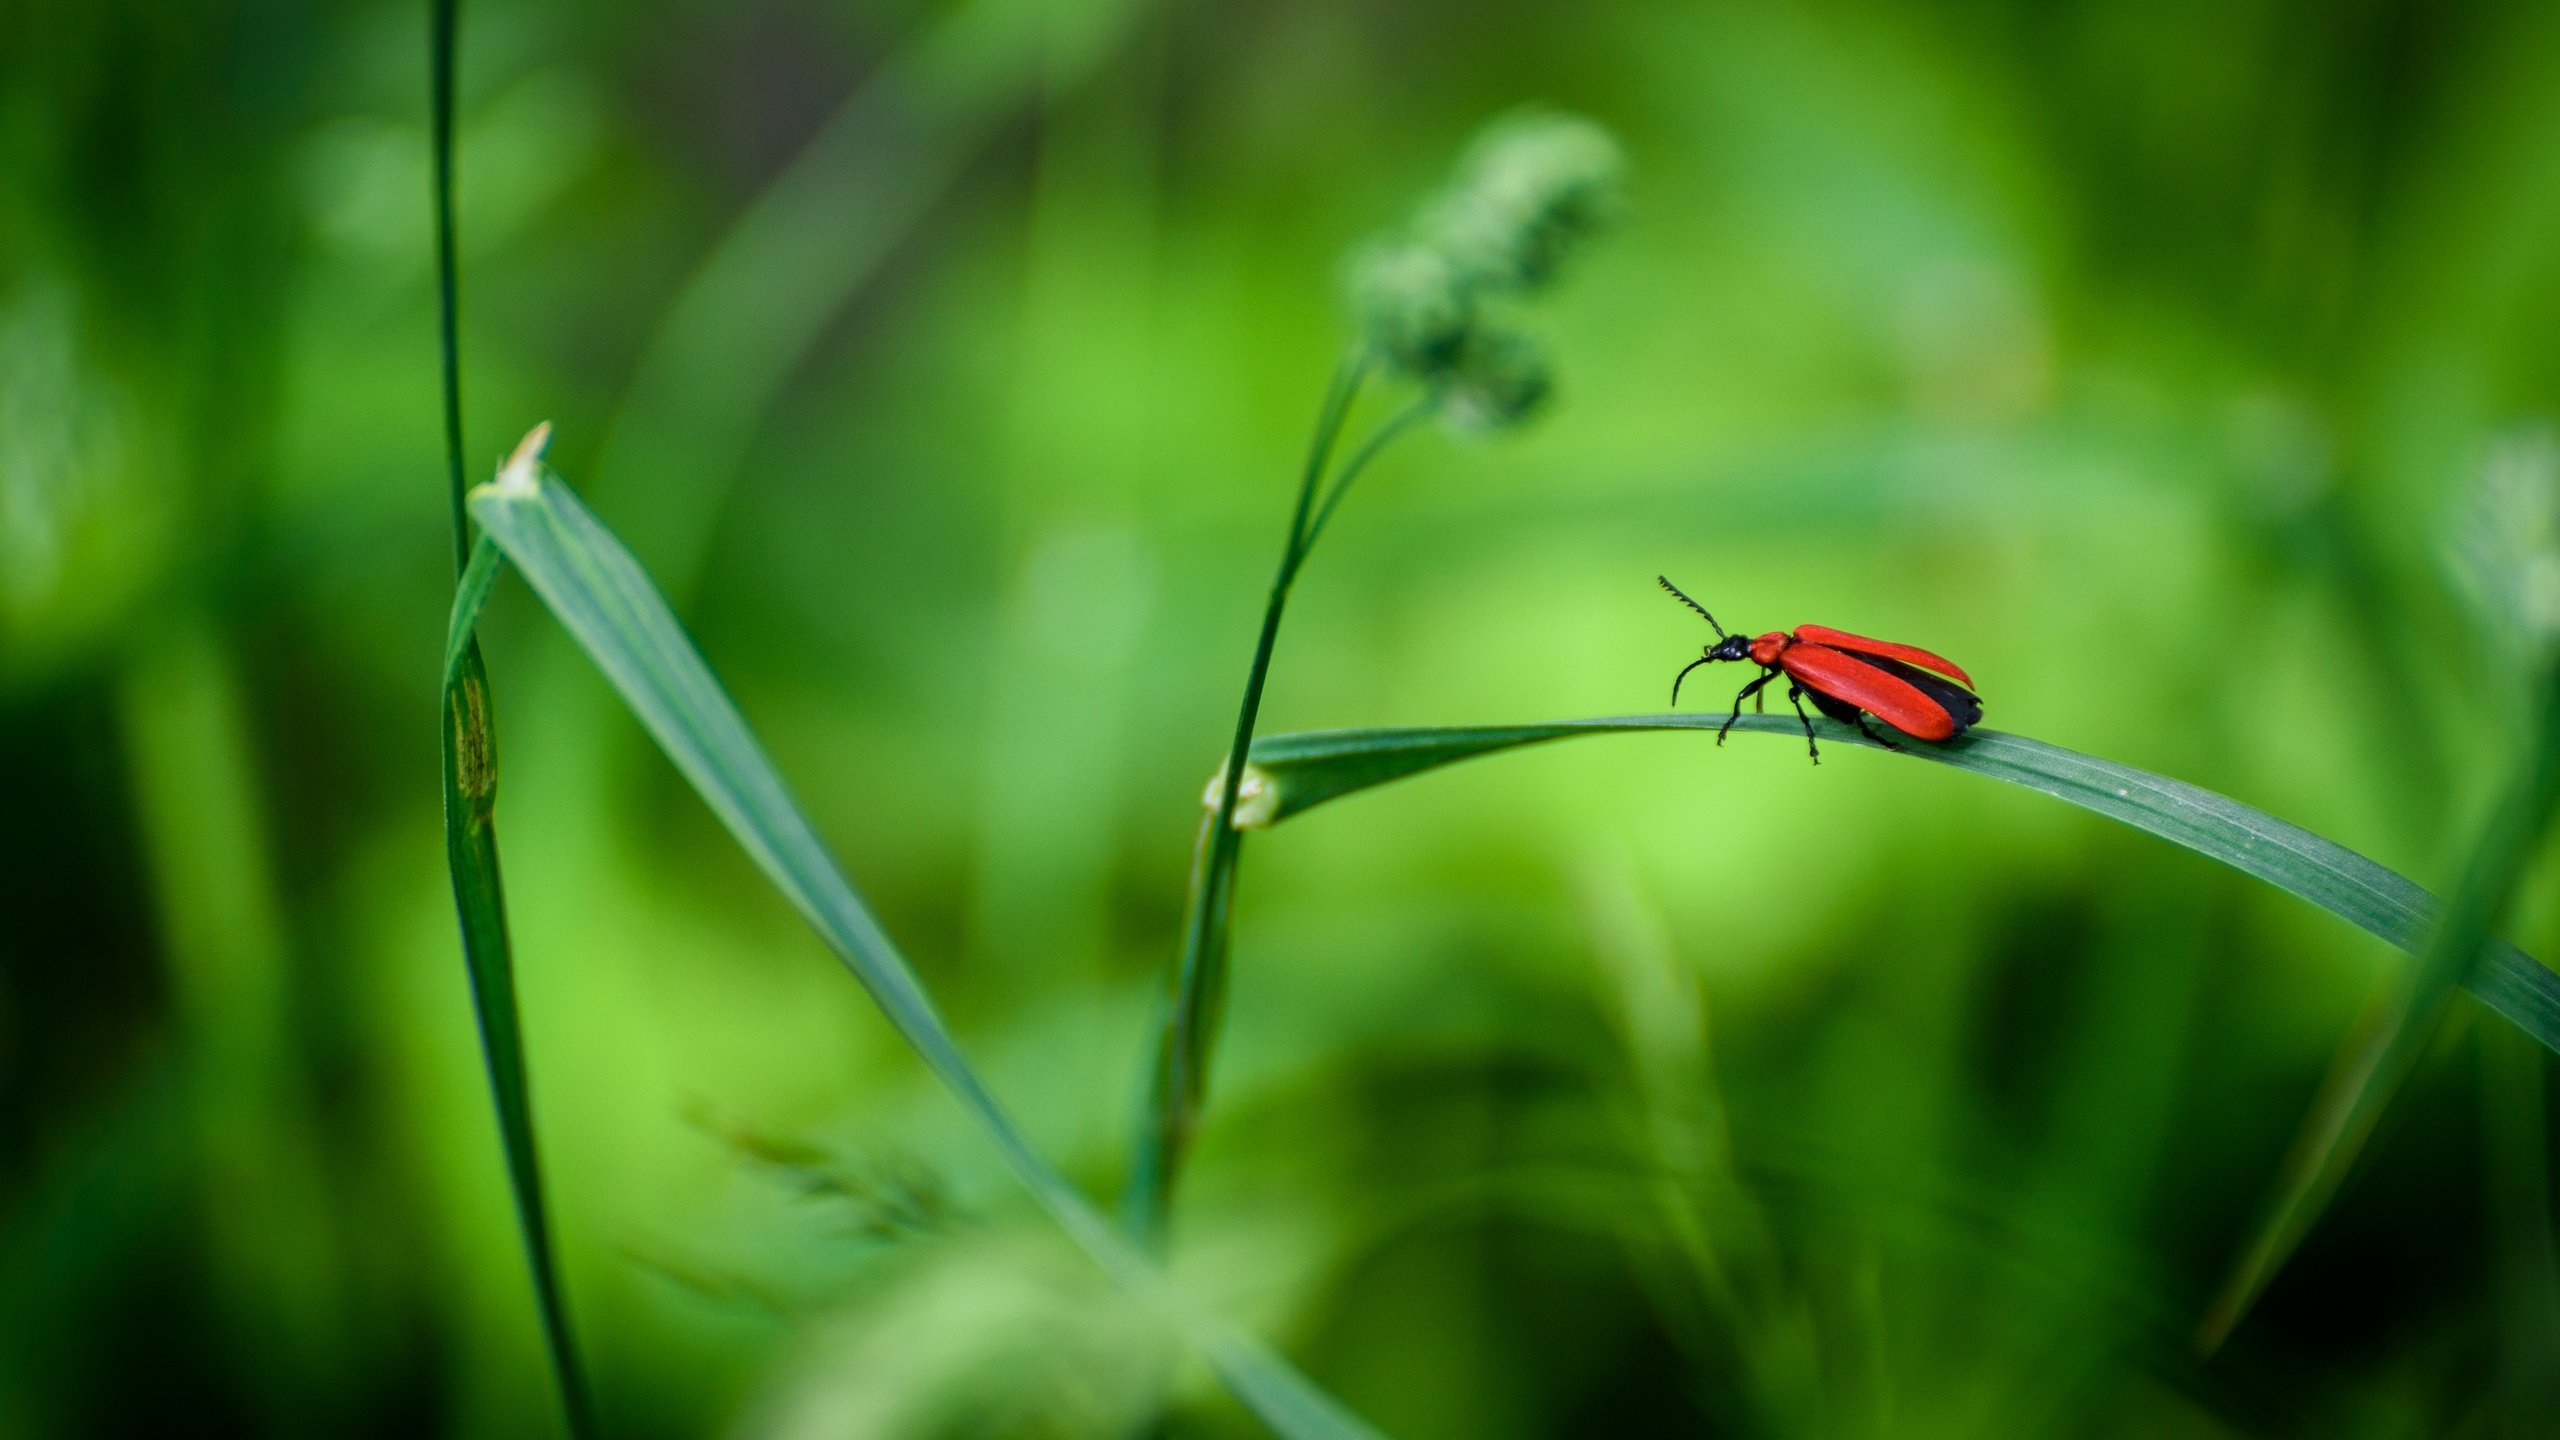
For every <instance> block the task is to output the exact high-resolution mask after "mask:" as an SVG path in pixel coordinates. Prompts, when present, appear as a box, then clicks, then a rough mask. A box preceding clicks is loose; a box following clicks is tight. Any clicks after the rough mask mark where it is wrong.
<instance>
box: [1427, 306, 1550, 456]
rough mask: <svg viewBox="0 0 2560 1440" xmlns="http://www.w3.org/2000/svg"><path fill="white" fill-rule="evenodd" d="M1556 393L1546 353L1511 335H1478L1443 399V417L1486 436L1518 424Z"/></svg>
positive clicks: (1488, 332) (1533, 343) (1522, 337)
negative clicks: (1553, 392) (1550, 395)
mask: <svg viewBox="0 0 2560 1440" xmlns="http://www.w3.org/2000/svg"><path fill="white" fill-rule="evenodd" d="M1554 389H1555V381H1554V376H1553V374H1552V373H1551V372H1550V371H1549V370H1548V368H1547V357H1546V352H1545V351H1543V350H1541V349H1539V348H1538V342H1536V341H1535V340H1532V339H1530V338H1529V337H1528V336H1526V335H1522V334H1520V333H1518V332H1516V331H1511V330H1478V331H1477V332H1475V333H1474V334H1473V335H1471V336H1469V337H1468V338H1467V344H1466V348H1465V350H1464V352H1463V353H1462V354H1461V355H1460V356H1459V358H1458V363H1457V365H1456V367H1455V369H1454V370H1453V372H1452V374H1451V378H1450V380H1449V382H1448V385H1447V388H1446V389H1445V390H1444V391H1443V393H1442V396H1441V401H1440V404H1441V413H1442V414H1443V415H1446V416H1447V417H1448V419H1449V423H1450V424H1452V425H1454V426H1456V427H1457V428H1459V429H1461V430H1471V431H1474V432H1476V433H1478V434H1487V433H1491V432H1493V431H1496V430H1508V429H1510V428H1511V427H1512V426H1515V425H1518V424H1520V423H1521V422H1522V421H1525V420H1527V419H1528V418H1529V417H1530V416H1532V415H1534V414H1536V413H1537V411H1538V407H1539V406H1540V405H1543V404H1545V403H1546V399H1547V396H1548V395H1549V394H1550V393H1551V392H1552V391H1553V390H1554Z"/></svg>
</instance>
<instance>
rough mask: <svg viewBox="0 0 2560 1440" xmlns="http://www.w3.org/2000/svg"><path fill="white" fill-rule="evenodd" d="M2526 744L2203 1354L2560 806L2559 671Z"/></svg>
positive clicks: (2367, 1113) (2302, 1228)
mask: <svg viewBox="0 0 2560 1440" xmlns="http://www.w3.org/2000/svg"><path fill="white" fill-rule="evenodd" d="M2525 744H2526V752H2525V757H2524V760H2523V763H2522V764H2521V765H2520V766H2519V767H2518V769H2517V772H2516V776H2515V779H2514V780H2513V781H2511V782H2510V783H2509V785H2508V786H2507V789H2506V793H2505V794H2504V796H2503V797H2502V798H2501V799H2500V801H2499V803H2498V808H2497V810H2496V811H2495V812H2494V813H2493V814H2492V815H2491V816H2490V818H2489V823H2488V825H2487V827H2486V828H2485V829H2484V830H2483V831H2482V832H2481V834H2480V837H2479V839H2478V840H2477V841H2475V842H2474V843H2473V845H2472V847H2471V854H2470V858H2469V859H2468V860H2467V861H2466V862H2465V863H2464V865H2463V868H2462V875H2461V879H2460V880H2459V881H2458V882H2457V883H2456V885H2455V887H2454V891H2453V895H2452V898H2451V899H2450V901H2448V903H2447V904H2446V905H2445V908H2444V912H2443V915H2442V917H2441V918H2440V919H2439V920H2438V921H2437V923H2436V926H2435V929H2434V931H2433V933H2432V934H2431V935H2430V936H2429V938H2428V941H2427V944H2426V948H2425V949H2424V950H2422V951H2421V952H2419V956H2418V963H2417V964H2416V965H2414V966H2411V967H2410V968H2409V969H2408V970H2406V971H2404V972H2402V973H2401V975H2400V976H2399V977H2398V978H2397V981H2396V983H2395V984H2394V985H2393V987H2392V989H2391V991H2390V992H2389V995H2388V998H2387V999H2386V1001H2385V1003H2384V1004H2383V1005H2382V1006H2381V1007H2380V1009H2379V1010H2378V1011H2377V1012H2376V1014H2375V1016H2374V1018H2373V1019H2372V1020H2371V1021H2369V1022H2368V1023H2366V1024H2364V1025H2362V1026H2360V1027H2359V1029H2358V1032H2357V1033H2356V1034H2355V1035H2353V1036H2351V1037H2350V1038H2349V1040H2348V1043H2347V1045H2346V1046H2345V1047H2344V1048H2343V1049H2342V1050H2341V1051H2340V1052H2339V1056H2338V1060H2337V1062H2336V1064H2334V1065H2333V1066H2332V1067H2331V1068H2330V1071H2329V1074H2328V1077H2327V1078H2326V1079H2325V1080H2324V1081H2323V1082H2322V1084H2321V1088H2320V1093H2319V1094H2318V1096H2316V1097H2315V1098H2314V1099H2313V1101H2312V1104H2311V1109H2310V1111H2309V1113H2308V1114H2306V1115H2305V1116H2304V1117H2303V1122H2302V1128H2301V1130H2300V1132H2299V1133H2298V1134H2297V1135H2296V1136H2295V1139H2294V1143H2293V1147H2292V1149H2291V1150H2290V1152H2289V1153H2288V1154H2287V1155H2286V1157H2285V1163H2284V1169H2283V1172H2282V1179H2281V1180H2280V1182H2279V1192H2278V1197H2277V1199H2276V1202H2275V1204H2274V1205H2273V1206H2272V1207H2271V1208H2270V1210H2269V1212H2268V1214H2267V1215H2266V1217H2265V1218H2264V1219H2263V1220H2262V1221H2261V1222H2260V1224H2259V1226H2258V1228H2257V1230H2256V1232H2255V1233H2254V1234H2253V1235H2252V1237H2251V1240H2250V1243H2249V1245H2248V1247H2247V1248H2246V1249H2245V1250H2243V1251H2242V1253H2241V1257H2240V1259H2239V1261H2238V1262H2237V1263H2236V1264H2235V1265H2234V1266H2233V1268H2232V1271H2231V1274H2230V1276H2229V1277H2228V1278H2227V1279H2226V1280H2225V1282H2224V1284H2223V1288H2222V1290H2221V1291H2220V1293H2219V1294H2217V1295H2216V1296H2215V1298H2214V1301H2213V1304H2212V1305H2211V1306H2210V1307H2208V1308H2207V1309H2206V1311H2205V1315H2204V1319H2203V1322H2202V1324H2201V1325H2199V1326H2198V1328H2197V1332H2196V1338H2197V1343H2198V1344H2199V1345H2200V1346H2201V1347H2202V1348H2203V1349H2205V1350H2207V1351H2211V1350H2213V1349H2214V1348H2216V1347H2217V1346H2219V1345H2220V1344H2221V1343H2222V1342H2223V1340H2225V1339H2226V1338H2228V1337H2229V1335H2230V1334H2231V1331H2232V1329H2233V1328H2234V1327H2235V1326H2237V1325H2238V1324H2239V1323H2240V1321H2241V1320H2242V1319H2243V1318H2244V1317H2245V1316H2246V1315H2247V1314H2248V1312H2249V1308H2250V1306H2252V1305H2253V1304H2255V1303H2256V1302H2257V1299H2258V1297H2259V1296H2260V1295H2261V1294H2263V1293H2264V1292H2265V1290H2266V1287H2267V1285H2268V1283H2269V1282H2270V1281H2272V1280H2273V1279H2274V1278H2275V1274H2276V1271H2277V1270H2279V1269H2281V1268H2282V1267H2283V1265H2284V1262H2285V1261H2286V1260H2287V1259H2288V1258H2289V1257H2290V1256H2291V1255H2292V1254H2293V1251H2294V1249H2295V1247H2297V1246H2299V1245H2300V1244H2301V1243H2302V1239H2303V1237H2304V1236H2305V1235H2307V1234H2309V1233H2310V1230H2311V1227H2312V1225H2313V1224H2314V1223H2315V1222H2316V1221H2318V1219H2319V1218H2320V1212H2321V1211H2322V1210H2323V1209H2325V1208H2326V1207H2327V1205H2328V1203H2329V1201H2330V1200H2331V1199H2332V1198H2333V1197H2334V1196H2335V1195H2336V1194H2337V1190H2338V1186H2339V1184H2340V1183H2341V1182H2342V1181H2343V1180H2344V1179H2345V1178H2346V1175H2347V1171H2348V1169H2349V1167H2351V1166H2352V1165H2353V1164H2354V1163H2355V1158H2356V1156H2357V1154H2358V1153H2359V1152H2360V1151H2361V1150H2362V1149H2363V1147H2364V1144H2365V1141H2366V1140H2368V1139H2369V1138H2371V1136H2372V1134H2373V1129H2374V1126H2375V1124H2376V1123H2377V1122H2378V1121H2380V1119H2381V1118H2382V1112H2383V1111H2384V1109H2385V1108H2387V1107H2388V1106H2389V1105H2390V1103H2391V1100H2392V1098H2393V1097H2394V1096H2396V1095H2397V1094H2398V1093H2399V1092H2400V1087H2401V1086H2402V1085H2403V1084H2404V1083H2405V1082H2406V1081H2407V1080H2408V1078H2409V1074H2410V1072H2411V1071H2413V1070H2415V1069H2416V1068H2417V1065H2418V1061H2419V1059H2420V1058H2421V1057H2423V1056H2424V1055H2425V1053H2426V1050H2427V1046H2428V1045H2429V1044H2431V1043H2432V1042H2433V1041H2434V1039H2435V1036H2436V1031H2437V1029H2438V1028H2439V1026H2440V1025H2441V1024H2442V1022H2443V1019H2444V1015H2445V1011H2446V1010H2447V1009H2448V1008H2449V1007H2450V1006H2451V1005H2452V1003H2453V996H2454V992H2455V991H2456V990H2458V989H2460V988H2461V987H2462V985H2463V983H2464V981H2466V980H2467V979H2469V978H2470V977H2471V975H2472V973H2473V971H2474V968H2475V966H2476V964H2477V962H2478V960H2479V957H2480V954H2481V952H2482V950H2483V948H2484V947H2486V946H2487V945H2488V944H2489V943H2490V942H2491V941H2492V939H2493V938H2494V936H2495V932H2496V929H2497V925H2498V922H2499V920H2500V919H2501V918H2502V917H2504V915H2505V914H2506V912H2507V908H2508V906H2509V904H2510V903H2511V902H2512V901H2513V900H2514V898H2515V892H2516V887H2517V886H2518V885H2519V884H2521V883H2522V882H2523V879H2524V873H2525V869H2526V867H2527V866H2529V865H2530V864H2531V863H2532V861H2533V856H2534V852H2535V851H2536V850H2537V849H2538V848H2539V847H2540V844H2541V841H2542V836H2543V834H2544V832H2545V831H2546V830H2548V829H2549V827H2550V823H2551V815H2552V811H2553V809H2554V807H2555V806H2560V673H2554V674H2552V675H2548V676H2545V677H2543V679H2542V682H2541V685H2540V687H2539V695H2538V697H2537V703H2536V705H2535V707H2534V725H2533V728H2532V730H2531V731H2530V732H2528V737H2527V739H2526V742H2525Z"/></svg>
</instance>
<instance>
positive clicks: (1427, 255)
mask: <svg viewBox="0 0 2560 1440" xmlns="http://www.w3.org/2000/svg"><path fill="white" fill-rule="evenodd" d="M1351 299H1352V305H1353V308H1354V309H1355V310H1356V311H1357V312H1358V315H1359V320H1360V329H1361V333H1362V334H1363V335H1365V336H1366V337H1367V338H1368V341H1369V344H1370V345H1371V346H1372V347H1373V348H1375V349H1376V350H1377V352H1378V353H1379V354H1381V355H1383V356H1385V357H1386V358H1387V360H1388V361H1389V362H1390V363H1391V364H1393V365H1394V366H1395V367H1396V368H1397V369H1399V370H1402V371H1404V372H1406V373H1407V374H1411V375H1420V376H1431V375H1439V374H1443V373H1446V372H1447V371H1448V370H1449V369H1450V368H1451V367H1453V366H1454V365H1456V364H1457V362H1458V356H1459V352H1460V351H1461V350H1463V349H1464V348H1465V346H1466V342H1467V335H1468V332H1469V331H1470V330H1472V329H1473V328H1474V326H1475V315H1476V306H1475V297H1474V295H1473V294H1471V293H1470V291H1469V287H1468V285H1467V283H1466V280H1465V278H1464V277H1463V276H1461V275H1460V274H1459V272H1458V267H1457V266H1456V265H1454V264H1453V263H1451V262H1450V260H1449V257H1448V256H1446V255H1444V254H1442V253H1441V252H1440V251H1438V250H1435V249H1433V248H1431V247H1430V246H1427V245H1420V244H1414V243H1411V242H1396V243H1387V244H1379V245H1372V246H1370V247H1368V248H1367V249H1365V250H1363V251H1361V252H1360V254H1359V256H1358V257H1357V258H1356V259H1354V260H1353V261H1352V267H1351Z"/></svg>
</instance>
